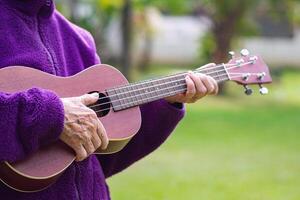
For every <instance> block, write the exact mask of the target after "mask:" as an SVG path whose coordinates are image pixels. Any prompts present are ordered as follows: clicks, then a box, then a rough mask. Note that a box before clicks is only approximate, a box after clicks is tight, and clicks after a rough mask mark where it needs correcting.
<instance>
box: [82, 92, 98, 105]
mask: <svg viewBox="0 0 300 200" xmlns="http://www.w3.org/2000/svg"><path fill="white" fill-rule="evenodd" d="M98 99H99V94H98V93H97V92H95V93H92V94H85V95H82V96H80V101H81V103H83V104H84V105H86V106H88V105H91V104H93V103H96V102H97V101H98Z"/></svg>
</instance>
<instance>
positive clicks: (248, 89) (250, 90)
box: [244, 85, 253, 96]
mask: <svg viewBox="0 0 300 200" xmlns="http://www.w3.org/2000/svg"><path fill="white" fill-rule="evenodd" d="M244 88H245V94H246V95H248V96H249V95H251V94H252V93H253V90H252V89H251V88H249V86H248V85H244Z"/></svg>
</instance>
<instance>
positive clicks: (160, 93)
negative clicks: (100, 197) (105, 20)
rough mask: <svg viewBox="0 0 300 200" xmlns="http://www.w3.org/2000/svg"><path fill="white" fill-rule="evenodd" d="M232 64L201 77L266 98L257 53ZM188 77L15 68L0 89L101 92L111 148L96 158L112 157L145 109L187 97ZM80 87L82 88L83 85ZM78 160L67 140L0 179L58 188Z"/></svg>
mask: <svg viewBox="0 0 300 200" xmlns="http://www.w3.org/2000/svg"><path fill="white" fill-rule="evenodd" d="M231 55H232V58H231V60H230V61H229V62H228V63H227V64H221V65H216V66H213V67H206V68H199V69H197V70H195V71H194V72H195V73H203V74H206V75H209V76H212V77H213V78H214V79H215V80H216V81H217V82H218V83H220V82H224V81H235V82H236V83H238V84H241V85H243V86H244V88H245V93H246V94H247V95H250V94H252V90H251V89H250V88H249V87H248V85H250V84H258V85H259V87H260V89H259V91H260V93H261V94H267V93H268V90H267V88H265V87H263V86H262V84H265V83H271V82H272V79H271V76H270V73H269V69H268V67H267V65H266V64H265V63H264V61H263V60H262V59H261V58H260V57H259V56H256V55H250V54H249V51H248V50H246V49H243V50H242V51H241V56H240V57H235V56H234V54H233V53H232V52H231ZM186 75H187V73H186V72H185V73H179V74H175V75H170V76H166V77H161V78H156V79H151V80H146V81H143V82H137V83H132V84H129V83H128V81H127V80H126V78H125V77H124V76H123V75H122V74H121V73H120V72H119V71H118V70H117V69H115V68H113V67H111V66H109V65H103V64H99V65H95V66H92V67H89V68H88V69H86V70H84V71H82V72H80V73H78V74H76V75H74V76H71V77H57V76H54V75H51V74H47V73H45V72H41V71H39V70H36V69H32V68H28V67H22V66H11V67H6V68H3V69H0V91H1V92H6V93H14V92H18V91H24V90H27V89H29V88H32V87H40V88H44V89H49V90H52V91H55V92H56V93H57V94H58V95H59V97H61V98H65V97H73V96H81V95H83V94H86V93H93V92H98V93H99V99H98V101H97V102H96V103H95V104H93V105H90V106H88V107H89V108H91V109H92V110H94V111H95V113H96V114H97V116H98V117H99V119H100V120H101V122H102V124H103V126H104V127H105V129H106V132H107V135H108V138H109V145H108V147H107V149H106V150H101V149H98V150H96V152H95V154H111V153H114V152H118V151H120V150H122V148H123V147H124V146H125V145H126V144H127V143H128V142H129V141H130V139H131V138H132V137H133V136H134V135H135V134H136V133H137V132H138V130H139V128H140V125H141V113H140V109H139V105H142V104H145V103H149V102H152V101H155V100H158V99H162V98H165V97H169V96H173V95H175V94H179V93H184V92H185V91H186V82H185V77H186ZM78 83H80V84H78ZM74 160H75V153H74V152H73V150H72V149H71V148H69V147H68V146H67V145H66V144H64V143H63V142H62V141H57V142H54V143H52V144H51V145H48V146H46V147H43V148H41V149H39V150H38V151H37V152H35V153H33V154H31V155H30V156H28V157H27V158H26V159H24V160H20V161H17V162H14V163H9V162H2V163H0V179H1V181H2V182H3V183H4V184H5V185H7V186H9V187H10V188H12V189H14V190H17V191H21V192H36V191H40V190H43V189H45V188H47V187H48V186H50V185H51V184H53V183H54V182H55V181H56V180H57V179H58V178H59V176H60V175H61V174H62V173H63V172H64V171H65V170H66V169H67V168H68V166H70V165H71V164H72V162H73V161H74Z"/></svg>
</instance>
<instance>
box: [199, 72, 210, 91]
mask: <svg viewBox="0 0 300 200" xmlns="http://www.w3.org/2000/svg"><path fill="white" fill-rule="evenodd" d="M199 76H200V79H201V81H202V83H203V84H204V86H205V88H206V89H207V93H206V94H212V93H213V92H214V85H213V83H212V82H211V81H210V79H209V78H208V76H206V75H204V74H200V75H199Z"/></svg>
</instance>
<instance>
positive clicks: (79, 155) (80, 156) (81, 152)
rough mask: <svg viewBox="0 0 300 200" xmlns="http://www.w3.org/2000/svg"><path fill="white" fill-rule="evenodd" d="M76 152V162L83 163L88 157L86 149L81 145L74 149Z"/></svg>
mask: <svg viewBox="0 0 300 200" xmlns="http://www.w3.org/2000/svg"><path fill="white" fill-rule="evenodd" d="M73 149H74V150H75V152H76V161H82V160H84V159H85V158H86V157H87V152H86V150H85V148H84V147H83V146H82V145H81V144H80V145H79V146H76V147H73Z"/></svg>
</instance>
